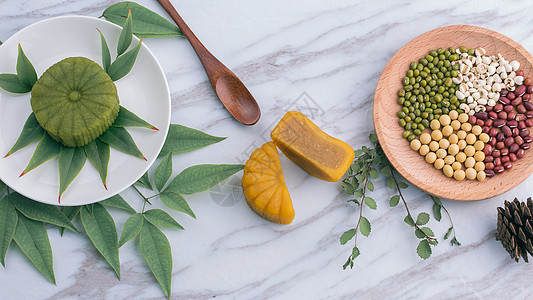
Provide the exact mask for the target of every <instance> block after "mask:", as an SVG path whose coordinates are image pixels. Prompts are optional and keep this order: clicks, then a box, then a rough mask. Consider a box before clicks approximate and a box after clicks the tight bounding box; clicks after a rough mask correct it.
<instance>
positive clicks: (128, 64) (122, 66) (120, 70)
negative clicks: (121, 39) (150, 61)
mask: <svg viewBox="0 0 533 300" xmlns="http://www.w3.org/2000/svg"><path fill="white" fill-rule="evenodd" d="M141 44H142V39H141V40H140V41H139V42H138V43H137V45H136V46H135V47H133V48H132V49H131V50H130V51H128V52H126V53H124V54H122V55H121V56H119V57H117V59H116V60H115V61H114V62H113V63H112V64H111V65H110V66H109V69H108V70H107V74H108V75H109V77H111V80H113V81H117V80H119V79H120V78H122V77H124V76H126V75H127V74H128V73H129V72H130V71H131V69H132V68H133V65H134V64H135V60H136V59H137V54H139V50H140V49H141Z"/></svg>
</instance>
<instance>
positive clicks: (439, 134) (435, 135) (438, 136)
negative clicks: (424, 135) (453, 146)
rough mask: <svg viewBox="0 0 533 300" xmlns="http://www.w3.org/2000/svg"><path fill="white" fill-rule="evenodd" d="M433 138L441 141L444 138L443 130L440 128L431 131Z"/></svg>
mask: <svg viewBox="0 0 533 300" xmlns="http://www.w3.org/2000/svg"><path fill="white" fill-rule="evenodd" d="M431 138H432V139H433V140H434V141H437V142H438V141H440V139H442V132H441V131H440V130H438V129H437V130H433V132H431Z"/></svg>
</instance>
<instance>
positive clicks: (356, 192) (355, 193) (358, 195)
mask: <svg viewBox="0 0 533 300" xmlns="http://www.w3.org/2000/svg"><path fill="white" fill-rule="evenodd" d="M354 195H355V197H359V198H361V197H363V188H360V189H357V190H355V192H354Z"/></svg>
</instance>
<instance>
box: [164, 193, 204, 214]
mask: <svg viewBox="0 0 533 300" xmlns="http://www.w3.org/2000/svg"><path fill="white" fill-rule="evenodd" d="M159 197H160V198H161V201H162V202H163V203H164V204H165V205H166V206H168V207H169V208H172V209H174V210H177V211H180V212H182V213H186V214H188V215H189V216H191V217H193V218H195V219H196V215H195V214H194V212H193V211H192V209H191V208H190V207H189V204H188V203H187V201H185V198H183V196H181V195H180V194H178V193H174V192H171V191H167V190H166V191H164V192H162V193H161V195H159Z"/></svg>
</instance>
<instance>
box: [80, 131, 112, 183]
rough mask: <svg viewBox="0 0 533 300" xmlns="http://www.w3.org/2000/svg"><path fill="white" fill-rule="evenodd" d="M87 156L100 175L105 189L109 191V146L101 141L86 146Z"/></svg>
mask: <svg viewBox="0 0 533 300" xmlns="http://www.w3.org/2000/svg"><path fill="white" fill-rule="evenodd" d="M84 148H85V154H86V155H87V157H88V158H89V160H90V161H91V163H92V164H93V166H94V168H95V169H96V171H98V174H100V179H101V180H102V183H103V184H104V187H105V189H106V190H107V184H106V181H107V167H108V165H109V155H110V151H109V145H108V144H106V143H102V142H101V141H100V140H98V139H97V140H94V141H92V142H90V143H89V144H87V145H85V147H84Z"/></svg>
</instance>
